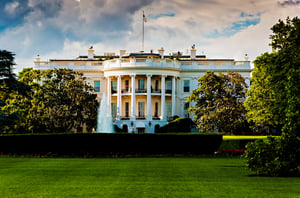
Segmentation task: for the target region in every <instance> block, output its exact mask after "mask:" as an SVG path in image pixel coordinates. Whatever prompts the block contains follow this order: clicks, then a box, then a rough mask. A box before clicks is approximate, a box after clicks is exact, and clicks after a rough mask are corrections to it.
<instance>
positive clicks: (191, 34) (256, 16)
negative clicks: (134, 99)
mask: <svg viewBox="0 0 300 198" xmlns="http://www.w3.org/2000/svg"><path fill="white" fill-rule="evenodd" d="M143 11H144V12H145V15H146V17H147V19H148V20H147V23H145V51H150V50H151V49H153V50H154V51H157V49H160V48H161V47H163V48H164V49H165V52H166V53H171V52H177V51H181V52H183V53H184V54H186V53H188V51H189V49H190V47H191V46H192V45H193V44H195V45H196V48H197V53H198V54H202V53H204V54H206V55H207V57H209V58H234V59H236V60H242V59H243V56H244V54H248V55H249V57H250V59H251V60H254V59H255V58H256V57H257V56H259V55H260V54H262V53H264V52H266V51H270V48H269V46H268V43H269V42H270V41H269V39H268V38H269V35H270V34H271V31H270V28H271V26H272V25H273V24H275V23H276V22H277V21H278V19H285V18H286V17H287V16H290V17H294V16H297V15H298V14H299V13H300V1H299V0H285V1H282V0H244V1H240V0H231V1H225V0H214V1H211V0H186V1H182V0H168V1H163V0H1V1H0V13H1V17H0V49H6V50H9V51H12V52H14V53H15V54H16V63H17V64H18V67H21V66H22V67H24V66H25V67H29V66H32V64H33V61H34V58H35V56H36V55H37V54H39V55H40V56H41V58H42V59H43V60H47V59H52V58H75V57H76V56H78V55H85V54H87V49H88V47H89V46H91V45H93V46H94V49H95V50H96V53H97V54H104V52H115V53H117V54H118V53H119V50H121V49H125V50H127V51H128V52H137V51H140V50H141V39H142V35H141V34H142V13H143Z"/></svg>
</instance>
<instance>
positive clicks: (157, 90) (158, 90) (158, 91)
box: [151, 89, 161, 93]
mask: <svg viewBox="0 0 300 198" xmlns="http://www.w3.org/2000/svg"><path fill="white" fill-rule="evenodd" d="M151 92H152V93H161V89H152V90H151Z"/></svg>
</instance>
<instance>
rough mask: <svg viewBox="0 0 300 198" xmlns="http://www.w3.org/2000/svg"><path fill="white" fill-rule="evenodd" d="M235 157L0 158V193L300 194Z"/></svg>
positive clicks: (290, 181) (296, 184) (291, 181)
mask: <svg viewBox="0 0 300 198" xmlns="http://www.w3.org/2000/svg"><path fill="white" fill-rule="evenodd" d="M251 174H252V173H251V172H249V171H248V170H246V169H245V167H244V165H243V160H242V159H239V158H118V159H112V158H104V159H103V158H102V159H99V158H98V159H68V158H56V159H51V158H43V159H39V158H0V197H1V198H4V197H10V198H14V197H35V198H37V197H64V198H65V197H72V198H73V197H89V198H90V197H130V198H133V197H172V198H173V197H181V198H182V197H280V198H282V197H300V178H272V177H257V176H251Z"/></svg>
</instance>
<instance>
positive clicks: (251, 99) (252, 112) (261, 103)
mask: <svg viewBox="0 0 300 198" xmlns="http://www.w3.org/2000/svg"><path fill="white" fill-rule="evenodd" d="M273 59H274V54H269V53H265V54H263V55H261V56H260V57H257V58H256V60H255V61H254V69H253V71H252V79H251V87H250V89H249V90H248V92H247V99H246V101H245V108H246V110H247V114H246V117H247V118H248V121H249V122H254V123H256V124H258V125H261V126H264V125H269V126H270V125H271V126H276V125H278V124H280V123H281V121H280V120H278V119H277V120H275V115H274V114H273V111H272V108H273V107H274V102H275V95H274V89H273V87H272V83H271V76H270V69H271V68H270V65H272V64H273ZM276 118H278V116H277V117H276Z"/></svg>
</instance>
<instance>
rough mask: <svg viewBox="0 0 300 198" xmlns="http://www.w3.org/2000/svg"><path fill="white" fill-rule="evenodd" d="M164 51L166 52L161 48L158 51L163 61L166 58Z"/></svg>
mask: <svg viewBox="0 0 300 198" xmlns="http://www.w3.org/2000/svg"><path fill="white" fill-rule="evenodd" d="M164 51H165V50H164V48H160V49H159V50H158V53H159V55H160V57H161V59H163V58H164Z"/></svg>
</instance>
